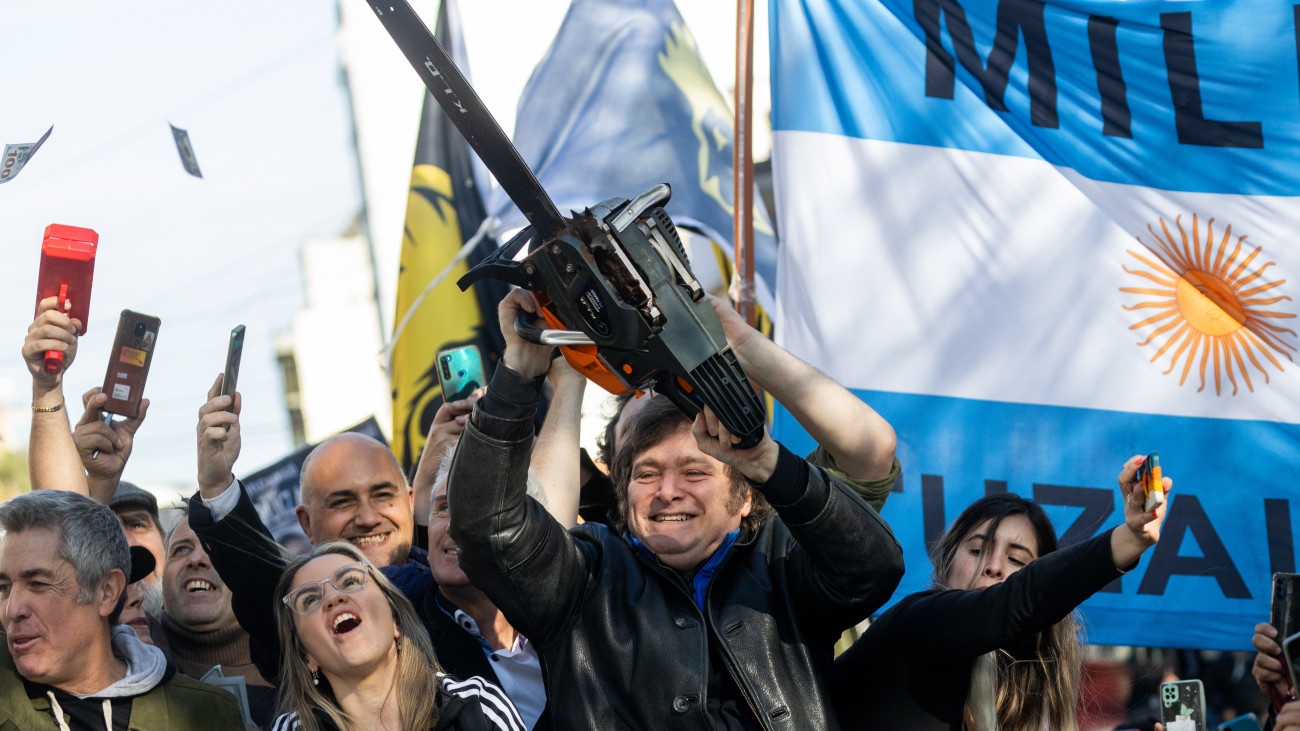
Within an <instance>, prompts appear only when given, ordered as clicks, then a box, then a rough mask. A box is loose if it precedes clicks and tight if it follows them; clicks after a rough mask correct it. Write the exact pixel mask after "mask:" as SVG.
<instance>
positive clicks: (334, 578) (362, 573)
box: [280, 561, 370, 614]
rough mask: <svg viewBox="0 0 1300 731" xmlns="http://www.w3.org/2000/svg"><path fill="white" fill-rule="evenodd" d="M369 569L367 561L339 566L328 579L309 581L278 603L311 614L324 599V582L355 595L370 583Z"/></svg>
mask: <svg viewBox="0 0 1300 731" xmlns="http://www.w3.org/2000/svg"><path fill="white" fill-rule="evenodd" d="M369 568H370V562H369V561H360V562H357V563H350V564H348V565H346V566H340V567H339V569H338V570H337V571H335V572H334V573H332V574H330V575H329V577H328V578H325V579H321V580H320V581H311V582H308V583H306V584H303V585H302V586H299V587H296V588H294V589H293V590H292V591H290V592H289V593H288V594H286V595H285V596H284V598H283V599H281V600H280V601H282V602H284V605H285V606H286V607H288V608H290V609H292V610H293V611H295V612H297V613H298V614H311V613H312V612H314V611H316V610H317V609H318V608H319V607H320V605H321V602H322V601H323V600H324V599H325V584H326V582H329V585H330V586H332V587H334V588H335V589H338V590H339V591H341V592H343V593H344V594H355V593H357V592H358V591H361V590H362V589H364V588H366V584H369V583H370V572H369V571H368V570H367V569H369Z"/></svg>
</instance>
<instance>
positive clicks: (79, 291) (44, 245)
mask: <svg viewBox="0 0 1300 731" xmlns="http://www.w3.org/2000/svg"><path fill="white" fill-rule="evenodd" d="M98 248H99V234H97V233H95V232H94V231H92V230H90V229H88V228H79V227H77V226H63V225H60V224H57V223H52V224H50V225H49V226H46V227H45V239H44V240H43V241H42V242H41V270H40V274H39V276H38V277H37V282H36V311H37V312H39V311H40V308H41V300H43V299H45V298H47V297H58V298H59V312H63V313H65V314H67V315H68V316H69V317H71V318H73V319H76V320H80V321H81V332H79V333H77V334H78V335H84V334H85V332H86V327H87V323H88V322H89V321H90V287H91V284H92V282H93V280H94V275H95V252H96V251H97V250H98ZM69 300H71V301H72V308H71V309H70V310H68V309H65V307H66V305H65V302H67V301H69ZM34 316H35V315H33V317H34ZM61 368H63V353H62V352H60V351H57V350H49V351H46V353H45V371H46V372H47V373H58V372H59V370H60V369H61Z"/></svg>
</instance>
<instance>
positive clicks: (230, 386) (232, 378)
mask: <svg viewBox="0 0 1300 731" xmlns="http://www.w3.org/2000/svg"><path fill="white" fill-rule="evenodd" d="M243 355H244V326H243V325H236V326H235V328H234V329H233V330H231V331H230V345H228V346H227V347H226V370H225V374H224V375H223V376H222V377H221V395H222V396H233V395H234V393H235V389H236V388H237V387H238V385H239V359H240V358H242V357H243ZM234 408H235V402H234V401H231V402H230V407H229V408H227V409H226V411H233V410H234Z"/></svg>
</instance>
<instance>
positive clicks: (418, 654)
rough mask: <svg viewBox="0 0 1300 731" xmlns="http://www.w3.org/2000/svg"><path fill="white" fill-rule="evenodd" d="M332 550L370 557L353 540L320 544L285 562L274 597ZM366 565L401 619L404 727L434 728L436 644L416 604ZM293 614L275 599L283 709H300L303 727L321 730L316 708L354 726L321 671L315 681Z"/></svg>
mask: <svg viewBox="0 0 1300 731" xmlns="http://www.w3.org/2000/svg"><path fill="white" fill-rule="evenodd" d="M331 554H338V555H340V556H345V557H347V558H350V559H352V560H353V561H357V562H361V561H365V560H366V556H365V554H363V553H361V551H360V550H359V549H358V548H357V547H356V546H353V545H352V544H351V543H343V542H335V543H325V544H322V545H320V546H317V547H316V549H315V550H313V551H312V552H311V553H309V554H307V555H305V556H300V557H298V558H297V559H295V560H294V561H293V562H292V563H290V564H289V565H288V566H286V567H285V569H284V573H283V574H281V575H280V583H279V585H278V586H277V587H276V590H275V595H276V597H283V596H285V595H287V594H288V593H289V591H290V590H291V589H293V588H294V586H293V582H294V576H295V575H297V573H298V571H299V570H301V569H302V567H303V566H305V565H307V563H308V562H309V561H312V560H314V559H317V558H320V557H321V556H328V555H331ZM365 569H366V573H368V574H369V575H370V580H371V581H372V582H374V584H375V585H376V586H378V587H379V590H380V591H382V592H383V593H384V596H385V597H386V598H387V599H388V606H389V608H391V609H392V610H393V620H394V621H395V622H396V623H397V629H398V633H399V636H398V638H397V640H396V642H397V681H396V683H395V684H394V686H393V690H394V692H396V693H397V708H398V715H399V717H400V719H401V722H402V728H404V729H428V728H431V727H432V726H433V724H434V723H435V722H436V721H437V716H436V715H435V714H436V713H437V706H436V701H437V695H438V692H439V688H440V685H439V682H438V679H439V677H440V676H441V675H442V668H441V667H439V665H438V659H437V658H436V657H434V654H433V644H432V643H431V642H430V641H429V635H428V633H427V632H425V630H424V626H423V624H421V622H420V619H419V617H418V616H416V614H415V608H414V607H412V606H411V602H410V601H408V600H407V599H406V597H405V596H403V595H402V592H401V591H400V590H398V588H397V587H396V586H393V583H392V582H391V581H389V580H388V579H387V577H385V576H384V575H383V574H382V573H380V572H379V570H378V569H376V568H375V567H373V566H371V565H369V564H367V565H366V567H365ZM294 616H295V613H294V611H293V610H292V609H290V608H289V607H287V606H285V604H284V602H282V601H277V602H276V603H275V622H276V626H277V628H278V630H279V633H280V651H281V654H282V656H283V660H282V661H281V668H280V694H279V708H280V712H281V713H296V714H298V725H299V728H300V729H302V731H321V725H320V723H319V722H317V720H316V717H315V715H313V714H314V711H315V710H316V709H320V710H321V711H322V712H324V714H325V715H326V716H328V717H329V719H330V721H332V722H333V723H334V725H335V726H337V727H338V728H340V729H344V730H345V731H346V730H347V729H351V728H353V721H352V719H350V718H348V715H347V714H346V713H345V712H344V711H343V709H342V708H341V707H340V706H339V704H338V701H336V700H335V698H334V692H333V689H332V688H330V684H329V680H328V679H327V678H326V677H325V676H324V675H323V674H322V675H320V676H319V679H320V684H319V685H317V684H316V683H313V682H312V674H311V671H310V670H308V669H307V653H306V650H304V649H303V646H302V641H301V639H300V638H299V637H298V630H297V627H295V625H294Z"/></svg>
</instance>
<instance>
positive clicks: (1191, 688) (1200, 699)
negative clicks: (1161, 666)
mask: <svg viewBox="0 0 1300 731" xmlns="http://www.w3.org/2000/svg"><path fill="white" fill-rule="evenodd" d="M1160 721H1161V722H1162V723H1164V725H1165V731H1206V728H1205V686H1203V685H1201V681H1199V680H1180V681H1178V682H1176V683H1161V684H1160Z"/></svg>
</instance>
